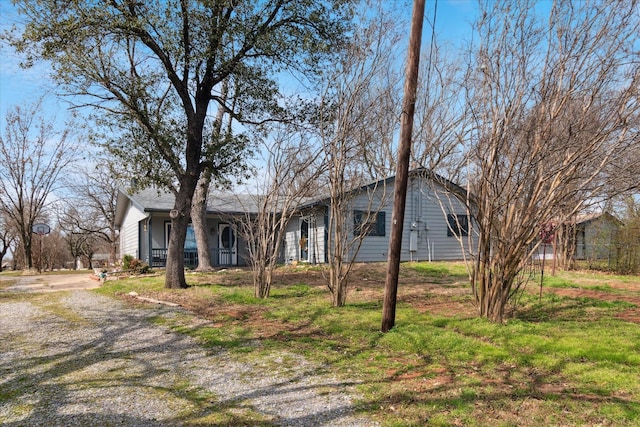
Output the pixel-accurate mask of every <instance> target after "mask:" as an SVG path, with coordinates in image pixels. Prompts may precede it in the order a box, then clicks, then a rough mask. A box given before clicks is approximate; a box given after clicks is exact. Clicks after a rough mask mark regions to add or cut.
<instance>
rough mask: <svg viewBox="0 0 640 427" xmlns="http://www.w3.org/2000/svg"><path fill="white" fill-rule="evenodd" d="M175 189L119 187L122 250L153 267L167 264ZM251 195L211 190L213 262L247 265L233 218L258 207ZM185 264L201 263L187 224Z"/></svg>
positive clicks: (118, 222)
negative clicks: (130, 191)
mask: <svg viewBox="0 0 640 427" xmlns="http://www.w3.org/2000/svg"><path fill="white" fill-rule="evenodd" d="M173 206H174V196H173V194H172V193H168V192H163V191H159V190H158V189H155V188H148V189H146V190H143V191H141V192H139V193H136V194H131V195H130V194H127V192H125V191H122V190H120V191H119V192H118V197H117V201H116V215H115V227H116V228H117V229H119V230H120V254H121V256H124V255H132V256H134V257H136V258H138V259H140V260H142V261H144V262H146V263H148V264H149V265H150V266H151V267H164V266H165V265H166V259H167V247H168V245H169V234H170V232H171V218H170V216H169V214H170V211H171V210H172V209H173ZM255 210H257V207H256V206H255V201H254V199H253V198H252V197H251V196H247V195H232V194H224V193H222V194H221V193H215V192H214V193H211V194H210V196H209V200H208V205H207V230H208V233H207V236H208V238H209V249H210V251H211V253H210V258H211V263H212V264H213V265H214V266H235V265H246V261H245V260H246V247H247V245H246V242H244V241H243V239H242V236H238V234H237V231H236V228H235V227H234V225H233V224H234V222H236V221H237V220H238V219H240V218H243V217H244V215H245V214H246V213H247V212H251V211H255ZM184 256H185V266H187V267H196V266H197V265H198V258H197V256H198V253H197V246H196V239H195V233H194V230H193V227H192V226H191V225H189V226H188V228H187V238H186V241H185V246H184Z"/></svg>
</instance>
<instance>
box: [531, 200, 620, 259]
mask: <svg viewBox="0 0 640 427" xmlns="http://www.w3.org/2000/svg"><path fill="white" fill-rule="evenodd" d="M621 226H622V222H621V221H620V220H619V219H618V218H616V217H615V216H613V215H611V214H610V213H608V212H588V213H582V214H579V215H577V216H576V217H575V218H574V219H572V220H569V221H566V222H564V223H563V230H565V232H566V233H569V234H568V235H567V238H568V243H567V244H568V245H569V249H570V251H571V252H572V253H573V255H572V256H573V259H575V260H586V259H589V260H596V259H607V258H610V257H612V256H613V255H614V253H615V242H616V236H617V233H618V230H619V229H620V227H621ZM552 236H553V235H552ZM553 251H554V245H553V239H551V241H550V242H548V243H547V244H546V245H543V244H540V246H539V247H538V248H537V250H536V252H535V253H534V254H533V257H534V259H542V257H543V256H544V258H546V259H553V258H554V256H555V255H554V252H553ZM543 254H544V255H543Z"/></svg>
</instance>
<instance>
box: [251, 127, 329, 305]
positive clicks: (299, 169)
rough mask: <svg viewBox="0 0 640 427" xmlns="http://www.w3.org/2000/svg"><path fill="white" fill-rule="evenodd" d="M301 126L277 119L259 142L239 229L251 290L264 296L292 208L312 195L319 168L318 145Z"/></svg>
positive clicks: (293, 209) (294, 214) (321, 167)
mask: <svg viewBox="0 0 640 427" xmlns="http://www.w3.org/2000/svg"><path fill="white" fill-rule="evenodd" d="M307 136H308V135H307V134H306V133H305V132H304V131H301V130H298V131H296V130H295V129H293V128H292V127H291V126H286V125H281V126H275V127H274V128H273V134H272V138H271V142H270V143H269V144H268V145H265V147H264V153H265V154H264V162H263V169H261V170H262V172H263V174H261V177H260V179H259V181H258V182H257V183H256V190H257V193H258V194H257V195H255V196H250V197H249V199H250V202H251V204H252V205H255V208H253V207H249V206H247V208H246V209H245V211H246V212H247V213H246V214H245V217H244V219H243V220H242V221H241V222H240V224H239V225H240V233H241V235H242V236H244V238H245V240H247V242H248V255H249V256H248V260H249V263H250V264H251V268H252V270H253V283H254V289H255V296H256V297H258V298H267V297H268V296H269V293H270V290H271V285H272V283H273V271H274V270H275V268H276V266H277V264H278V262H279V261H280V255H281V252H282V245H283V241H284V237H285V233H286V226H287V224H288V223H289V222H290V221H291V220H292V219H293V218H295V216H296V214H297V212H298V211H297V208H298V206H300V205H301V204H302V203H303V202H304V201H305V199H306V198H310V197H311V196H316V195H317V193H316V191H317V185H316V183H317V181H318V179H319V177H320V176H321V175H322V173H323V172H324V163H323V158H322V156H321V148H320V147H317V146H314V145H313V139H311V138H308V137H307Z"/></svg>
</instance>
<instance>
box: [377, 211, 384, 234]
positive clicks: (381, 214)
mask: <svg viewBox="0 0 640 427" xmlns="http://www.w3.org/2000/svg"><path fill="white" fill-rule="evenodd" d="M385 217H386V212H385V211H380V212H378V222H377V224H376V225H377V228H378V230H377V234H378V236H384V235H385V231H386V219H385Z"/></svg>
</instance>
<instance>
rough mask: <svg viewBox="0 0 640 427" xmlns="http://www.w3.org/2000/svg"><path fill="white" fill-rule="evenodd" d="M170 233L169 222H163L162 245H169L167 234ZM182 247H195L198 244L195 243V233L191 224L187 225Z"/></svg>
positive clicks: (166, 246)
mask: <svg viewBox="0 0 640 427" xmlns="http://www.w3.org/2000/svg"><path fill="white" fill-rule="evenodd" d="M170 234H171V222H169V221H167V222H165V223H164V247H165V248H168V247H169V235H170ZM184 248H185V249H188V250H189V249H197V248H198V245H197V244H196V233H195V230H194V229H193V225H192V224H189V225H187V236H186V238H185V240H184Z"/></svg>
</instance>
